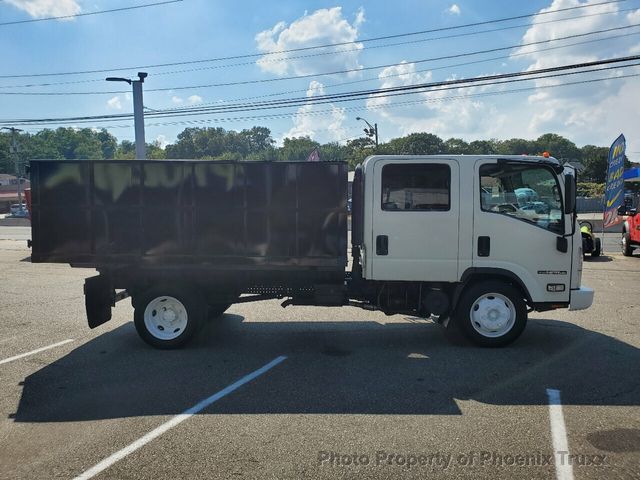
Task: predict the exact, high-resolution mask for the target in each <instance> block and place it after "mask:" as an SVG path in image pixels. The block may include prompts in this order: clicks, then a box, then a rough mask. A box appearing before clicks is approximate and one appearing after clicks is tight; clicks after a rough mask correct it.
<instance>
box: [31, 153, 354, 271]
mask: <svg viewBox="0 0 640 480" xmlns="http://www.w3.org/2000/svg"><path fill="white" fill-rule="evenodd" d="M31 189H32V239H33V244H32V248H33V251H32V257H31V258H32V261H33V262H57V263H69V264H72V265H74V266H83V267H96V268H99V269H105V268H106V269H111V268H119V267H123V266H127V267H134V268H142V269H146V268H158V267H160V268H162V267H168V266H172V267H187V268H189V267H192V268H196V269H198V270H200V269H205V270H206V269H208V268H211V269H212V270H228V269H233V270H263V269H264V270H282V271H287V270H290V269H309V268H311V269H319V270H324V271H326V270H330V271H337V270H340V271H343V270H344V268H345V265H346V263H347V164H346V163H344V162H224V161H196V160H100V161H52V160H33V161H31Z"/></svg>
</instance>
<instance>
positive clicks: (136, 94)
mask: <svg viewBox="0 0 640 480" xmlns="http://www.w3.org/2000/svg"><path fill="white" fill-rule="evenodd" d="M145 78H147V73H145V72H138V80H131V79H130V78H120V77H107V78H106V80H107V82H127V83H128V84H129V85H133V125H134V130H135V135H136V158H137V159H138V160H145V159H146V158H147V144H146V143H145V139H144V102H143V100H142V84H143V83H144V79H145Z"/></svg>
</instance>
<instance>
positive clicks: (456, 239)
mask: <svg viewBox="0 0 640 480" xmlns="http://www.w3.org/2000/svg"><path fill="white" fill-rule="evenodd" d="M361 175H362V182H363V188H362V190H363V192H364V199H363V205H362V210H363V211H362V214H363V215H362V217H363V228H362V231H363V235H362V236H363V238H362V245H361V265H362V277H363V278H364V279H365V280H368V281H377V282H407V281H409V282H421V285H440V286H441V287H440V289H441V290H442V291H443V292H450V293H449V294H448V300H447V302H449V303H453V305H452V306H451V308H449V309H448V310H450V311H451V312H450V315H449V316H450V317H455V316H456V315H454V313H456V312H457V317H464V320H460V319H458V323H459V322H462V323H465V324H468V325H463V326H462V328H463V329H465V328H466V327H471V328H470V330H471V332H470V333H471V334H472V335H471V336H474V334H478V335H479V338H472V340H476V342H477V343H486V344H496V345H497V344H503V343H508V341H504V339H503V338H502V337H504V336H506V337H510V336H511V335H513V333H514V331H515V330H518V329H519V330H520V332H521V329H522V328H524V322H522V325H520V324H519V322H518V321H517V318H516V317H517V315H518V314H522V315H524V317H525V321H526V311H527V310H538V311H545V310H551V309H555V308H567V307H568V308H570V309H571V310H580V309H585V308H588V307H589V306H590V305H591V303H592V301H593V290H592V289H589V288H587V287H583V286H581V284H580V282H581V277H582V248H581V240H580V232H579V229H578V228H576V216H575V172H574V170H573V169H572V168H565V167H563V166H561V165H560V163H559V162H558V161H557V160H556V159H554V158H549V157H531V156H494V155H488V156H481V155H442V156H372V157H369V158H368V159H367V160H366V161H365V162H364V164H363V166H362V172H361ZM576 232H577V233H576ZM436 291H437V288H436ZM451 292H453V293H451ZM469 292H471V293H469ZM514 296H517V297H519V298H512V297H514ZM435 297H436V298H437V300H438V301H439V302H444V300H443V297H442V296H438V295H436V296H435ZM471 297H473V298H471ZM427 303H428V302H427ZM436 303H437V302H436ZM426 308H427V309H429V307H428V305H427V306H426ZM461 308H462V309H463V310H465V311H464V312H462V313H461V312H460V309H461ZM436 310H442V311H445V310H447V309H442V308H436ZM448 320H449V319H448V318H447V319H446V321H447V322H448ZM467 320H468V321H467ZM520 332H517V333H516V334H515V337H517V336H518V335H519V333H520ZM482 337H484V339H487V341H484V340H483V338H482ZM515 337H514V338H515ZM478 340H480V341H479V342H478ZM509 341H511V339H510V340H509Z"/></svg>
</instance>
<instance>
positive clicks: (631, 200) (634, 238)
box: [618, 195, 640, 257]
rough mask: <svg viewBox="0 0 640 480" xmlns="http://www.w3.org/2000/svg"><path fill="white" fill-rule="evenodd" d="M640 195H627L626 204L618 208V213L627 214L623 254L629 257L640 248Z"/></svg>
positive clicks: (623, 232) (624, 227) (623, 237)
mask: <svg viewBox="0 0 640 480" xmlns="http://www.w3.org/2000/svg"><path fill="white" fill-rule="evenodd" d="M639 198H640V197H639V196H638V195H635V196H633V197H626V198H625V202H624V205H622V206H621V207H620V208H619V209H618V215H623V216H625V219H624V223H623V224H622V254H623V255H625V256H627V257H629V256H631V255H633V251H634V250H635V249H636V248H640V215H638V214H637V213H638V203H639V202H638V200H639Z"/></svg>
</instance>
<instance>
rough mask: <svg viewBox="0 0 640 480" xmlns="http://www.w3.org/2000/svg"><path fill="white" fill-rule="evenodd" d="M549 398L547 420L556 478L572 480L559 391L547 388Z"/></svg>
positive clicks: (571, 467) (571, 466) (571, 468)
mask: <svg viewBox="0 0 640 480" xmlns="http://www.w3.org/2000/svg"><path fill="white" fill-rule="evenodd" d="M547 397H548V398H549V420H550V422H551V439H552V441H553V454H554V457H555V466H556V478H557V479H558V480H573V465H571V464H570V463H569V458H568V457H569V441H568V440H567V429H566V427H565V425H564V415H563V414H562V402H561V401H560V390H554V389H552V388H547Z"/></svg>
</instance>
